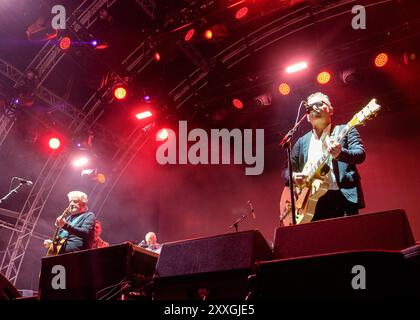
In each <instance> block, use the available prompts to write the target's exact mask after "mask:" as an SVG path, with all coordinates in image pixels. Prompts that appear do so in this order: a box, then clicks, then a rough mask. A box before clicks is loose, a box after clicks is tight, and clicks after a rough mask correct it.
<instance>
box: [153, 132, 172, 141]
mask: <svg viewBox="0 0 420 320" xmlns="http://www.w3.org/2000/svg"><path fill="white" fill-rule="evenodd" d="M168 136H169V133H168V130H166V129H160V130H159V131H158V133H157V135H156V137H157V138H158V140H160V141H163V140H166V139H168Z"/></svg>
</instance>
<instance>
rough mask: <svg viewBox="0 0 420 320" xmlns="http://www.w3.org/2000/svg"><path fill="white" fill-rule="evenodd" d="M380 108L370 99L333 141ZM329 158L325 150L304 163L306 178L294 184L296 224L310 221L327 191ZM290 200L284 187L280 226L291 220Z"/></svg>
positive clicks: (363, 122)
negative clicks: (320, 154)
mask: <svg viewBox="0 0 420 320" xmlns="http://www.w3.org/2000/svg"><path fill="white" fill-rule="evenodd" d="M380 109H381V106H380V105H378V104H377V103H376V99H372V100H371V101H370V102H369V103H368V104H367V106H366V107H364V108H363V109H362V110H361V111H359V112H358V113H357V114H356V115H354V116H353V118H352V119H351V120H350V121H349V122H348V123H347V124H346V126H345V127H344V128H343V129H342V130H341V132H339V133H338V134H337V138H336V139H335V141H336V142H338V143H342V141H343V139H344V138H345V137H346V136H347V134H348V133H349V131H350V130H351V129H352V128H353V127H355V126H358V125H361V124H365V122H366V120H370V119H371V118H372V117H373V116H376V115H377V113H378V112H379V110H380ZM331 159H332V156H331V155H330V153H329V152H325V153H324V154H323V155H322V156H321V158H319V159H318V161H316V162H315V163H310V162H309V161H308V162H307V163H306V164H305V166H304V168H303V170H302V173H303V174H305V175H306V176H307V178H306V180H305V181H304V183H303V184H301V185H294V191H295V192H294V193H295V194H294V196H295V219H296V224H300V223H307V222H311V221H312V218H313V216H314V214H315V209H316V205H317V203H318V200H319V199H320V198H321V197H322V196H323V195H324V194H325V193H327V191H328V187H329V183H328V181H326V179H325V176H326V174H327V172H328V171H327V172H325V170H323V169H324V166H325V164H326V163H329V162H330V160H331ZM290 200H291V199H290V189H289V187H285V188H284V190H283V193H282V195H281V199H280V225H282V226H289V225H291V224H292V221H293V220H292V206H291V201H290Z"/></svg>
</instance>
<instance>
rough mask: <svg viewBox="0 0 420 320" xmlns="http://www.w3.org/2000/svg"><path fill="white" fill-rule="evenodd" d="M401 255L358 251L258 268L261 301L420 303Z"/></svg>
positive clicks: (287, 260)
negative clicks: (335, 300)
mask: <svg viewBox="0 0 420 320" xmlns="http://www.w3.org/2000/svg"><path fill="white" fill-rule="evenodd" d="M413 279H414V274H413V272H412V270H411V268H410V266H409V265H408V264H407V261H406V259H405V257H404V255H403V254H402V253H401V252H400V251H354V252H343V253H333V254H324V255H317V256H312V257H304V258H294V259H282V260H274V261H270V262H262V263H259V264H258V267H257V271H256V278H255V279H254V280H255V283H254V288H255V290H254V297H255V298H257V299H280V300H282V301H286V300H288V301H292V300H294V301H304V300H306V301H316V300H320V299H327V300H334V299H338V300H371V299H372V300H376V299H387V300H388V299H389V300H390V301H392V300H391V299H394V300H395V299H401V298H408V299H412V298H415V297H420V295H419V291H418V288H416V283H415V282H413Z"/></svg>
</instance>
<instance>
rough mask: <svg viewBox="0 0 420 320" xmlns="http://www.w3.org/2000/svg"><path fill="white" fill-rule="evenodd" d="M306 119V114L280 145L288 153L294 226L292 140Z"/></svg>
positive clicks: (293, 222) (294, 221)
mask: <svg viewBox="0 0 420 320" xmlns="http://www.w3.org/2000/svg"><path fill="white" fill-rule="evenodd" d="M305 118H306V113H305V114H304V115H303V116H302V118H300V120H299V121H298V122H296V123H295V126H294V127H293V128H292V129H291V130H290V131H289V132H288V133H287V134H286V135H285V136H284V137H283V139H282V140H281V142H280V143H279V145H280V146H281V147H283V148H286V151H287V168H288V169H289V188H290V204H291V207H292V224H293V225H295V224H296V216H295V209H296V208H295V191H294V187H293V168H292V150H291V146H290V140H292V137H293V134H294V133H295V132H296V130H297V129H298V127H299V125H300V124H301V123H302V121H303V119H305Z"/></svg>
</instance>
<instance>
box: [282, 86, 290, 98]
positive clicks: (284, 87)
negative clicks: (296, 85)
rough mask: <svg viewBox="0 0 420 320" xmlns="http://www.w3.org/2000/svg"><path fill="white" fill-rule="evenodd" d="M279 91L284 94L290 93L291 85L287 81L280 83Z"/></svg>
mask: <svg viewBox="0 0 420 320" xmlns="http://www.w3.org/2000/svg"><path fill="white" fill-rule="evenodd" d="M279 92H280V93H281V94H282V95H284V96H286V95H288V94H289V93H290V86H289V85H288V84H287V83H281V84H280V85H279Z"/></svg>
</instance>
